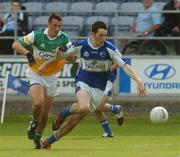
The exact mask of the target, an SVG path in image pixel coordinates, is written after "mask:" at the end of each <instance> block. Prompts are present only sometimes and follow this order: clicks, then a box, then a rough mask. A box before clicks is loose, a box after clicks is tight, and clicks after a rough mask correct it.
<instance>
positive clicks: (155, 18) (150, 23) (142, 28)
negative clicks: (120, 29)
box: [122, 0, 161, 54]
mask: <svg viewBox="0 0 180 157" xmlns="http://www.w3.org/2000/svg"><path fill="white" fill-rule="evenodd" d="M142 11H144V12H139V13H138V15H137V18H136V19H135V22H134V24H133V25H132V27H131V31H132V33H133V34H132V35H133V36H137V37H143V36H153V34H154V32H155V31H156V30H157V29H158V28H159V27H160V24H161V14H160V13H158V11H159V9H158V8H157V7H156V6H155V5H154V0H143V10H142ZM147 43H151V44H152V46H154V47H155V45H154V43H155V42H152V41H150V42H147V40H136V41H130V42H129V43H128V44H127V45H126V46H125V47H124V49H123V51H124V52H122V53H128V52H130V53H131V54H137V53H138V54H149V53H153V54H154V53H155V52H154V50H153V52H146V50H145V48H144V46H143V45H142V44H147ZM141 47H142V49H143V50H144V51H143V52H142V51H141V50H140V48H141ZM127 48H128V50H127Z"/></svg>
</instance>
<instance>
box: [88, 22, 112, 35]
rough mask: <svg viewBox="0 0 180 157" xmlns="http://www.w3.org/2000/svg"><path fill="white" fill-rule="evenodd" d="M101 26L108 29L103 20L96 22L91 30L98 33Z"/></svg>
mask: <svg viewBox="0 0 180 157" xmlns="http://www.w3.org/2000/svg"><path fill="white" fill-rule="evenodd" d="M99 28H102V29H105V30H107V29H108V27H107V25H106V24H105V23H104V22H103V21H96V22H95V23H93V24H92V27H91V31H92V32H94V33H97V31H98V29H99Z"/></svg>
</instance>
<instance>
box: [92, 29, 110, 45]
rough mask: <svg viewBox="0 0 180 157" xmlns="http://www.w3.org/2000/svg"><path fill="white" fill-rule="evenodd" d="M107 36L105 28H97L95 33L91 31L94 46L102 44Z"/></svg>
mask: <svg viewBox="0 0 180 157" xmlns="http://www.w3.org/2000/svg"><path fill="white" fill-rule="evenodd" d="M106 38H107V30H105V29H102V28H100V29H98V31H97V32H96V33H94V32H92V39H93V42H94V44H95V46H100V45H102V44H103V43H104V42H105V40H106Z"/></svg>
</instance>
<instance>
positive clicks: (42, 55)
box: [39, 51, 53, 60]
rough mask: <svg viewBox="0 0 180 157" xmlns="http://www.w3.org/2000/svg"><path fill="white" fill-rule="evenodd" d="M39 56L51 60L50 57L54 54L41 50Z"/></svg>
mask: <svg viewBox="0 0 180 157" xmlns="http://www.w3.org/2000/svg"><path fill="white" fill-rule="evenodd" d="M39 57H41V59H42V60H49V59H50V58H53V55H52V54H48V53H47V52H42V51H41V52H39Z"/></svg>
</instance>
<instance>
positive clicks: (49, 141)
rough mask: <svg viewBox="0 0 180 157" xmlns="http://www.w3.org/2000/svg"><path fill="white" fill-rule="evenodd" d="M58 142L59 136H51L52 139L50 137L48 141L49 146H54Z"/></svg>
mask: <svg viewBox="0 0 180 157" xmlns="http://www.w3.org/2000/svg"><path fill="white" fill-rule="evenodd" d="M57 140H58V138H57V136H56V135H55V134H53V135H51V136H50V137H48V139H47V141H48V143H49V144H52V143H54V142H56V141H57Z"/></svg>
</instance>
